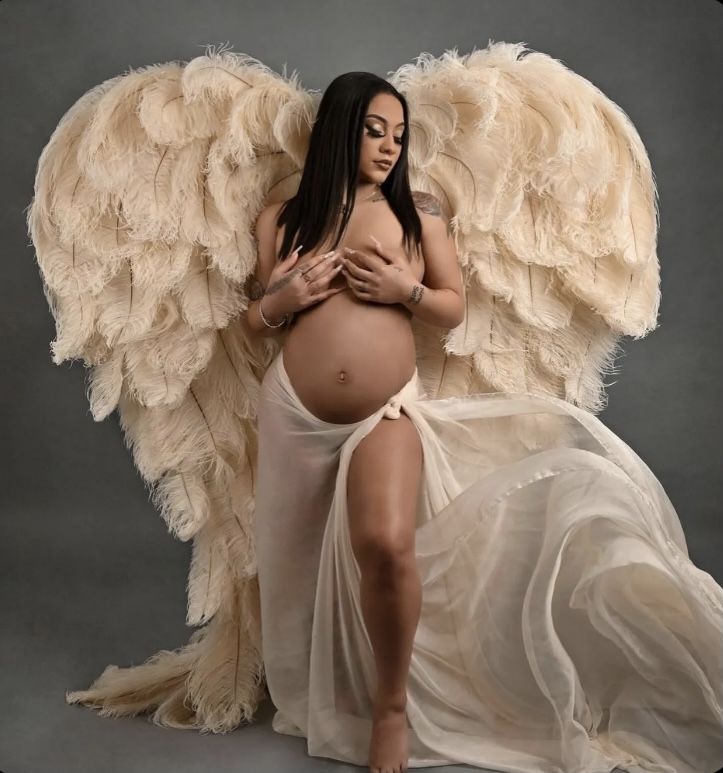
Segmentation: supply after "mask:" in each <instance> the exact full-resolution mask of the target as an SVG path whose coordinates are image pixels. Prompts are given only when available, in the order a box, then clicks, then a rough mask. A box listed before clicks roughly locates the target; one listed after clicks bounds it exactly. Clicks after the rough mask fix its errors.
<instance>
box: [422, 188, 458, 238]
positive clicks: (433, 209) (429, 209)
mask: <svg viewBox="0 0 723 773" xmlns="http://www.w3.org/2000/svg"><path fill="white" fill-rule="evenodd" d="M412 200H413V201H414V205H415V206H416V207H417V209H419V210H421V211H422V212H426V213H427V214H428V215H435V216H436V217H441V218H442V220H444V222H445V224H446V226H447V236H451V235H452V225H451V223H450V222H449V220H448V219H447V218H446V217H445V215H444V213H443V212H442V207H441V206H440V204H439V199H438V198H437V197H436V196H434V195H433V194H431V193H425V192H424V191H412Z"/></svg>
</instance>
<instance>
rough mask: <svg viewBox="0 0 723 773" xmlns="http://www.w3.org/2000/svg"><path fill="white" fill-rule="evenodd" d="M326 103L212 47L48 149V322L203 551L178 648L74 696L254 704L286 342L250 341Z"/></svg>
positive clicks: (227, 715)
mask: <svg viewBox="0 0 723 773" xmlns="http://www.w3.org/2000/svg"><path fill="white" fill-rule="evenodd" d="M315 101H316V100H315V98H314V97H313V96H312V95H310V94H309V93H307V92H306V91H304V90H303V89H301V88H300V87H299V86H298V85H297V83H296V80H295V78H294V77H292V78H291V79H286V78H283V77H280V76H279V75H277V74H275V73H273V72H272V71H270V70H268V69H267V68H266V67H265V66H264V65H262V64H261V63H260V62H258V61H257V60H254V59H252V58H251V57H247V56H245V55H243V54H232V53H230V52H224V51H220V52H214V51H210V52H208V53H207V55H205V56H201V57H198V58H197V59H194V60H193V61H191V62H190V63H188V64H187V65H185V66H181V65H178V64H175V63H172V64H165V65H156V66H151V67H148V68H144V69H139V70H136V71H131V72H130V73H128V74H124V75H123V76H119V77H117V78H114V79H112V80H109V81H107V82H105V83H103V84H101V85H100V86H98V87H97V88H94V89H92V90H91V91H90V92H88V93H87V94H86V95H84V96H83V97H82V98H81V99H80V100H78V102H77V103H76V104H75V105H73V107H72V108H71V109H70V110H69V111H68V112H67V113H66V115H65V116H64V117H63V119H62V120H61V122H60V124H59V125H58V127H57V128H56V130H55V132H54V133H53V135H52V137H51V139H50V141H49V143H48V144H47V146H46V147H45V149H44V150H43V153H42V155H41V157H40V160H39V164H38V171H37V176H36V184H35V195H34V198H33V201H32V203H31V206H30V208H29V212H28V225H29V229H30V234H31V236H32V240H33V243H34V245H35V248H36V253H37V259H38V263H39V266H40V270H41V273H42V277H43V280H44V289H45V294H46V297H47V299H48V302H49V304H50V307H51V309H52V312H53V315H54V317H55V320H56V327H57V337H56V340H55V341H54V342H53V343H52V355H53V361H54V362H55V363H56V364H60V363H61V362H63V361H64V360H67V359H74V358H78V359H82V360H83V361H84V362H85V364H86V365H87V366H89V367H90V368H91V369H92V370H91V375H90V388H89V400H90V405H91V409H92V414H93V417H94V418H95V419H96V420H97V421H100V420H102V419H103V418H105V417H106V416H107V415H108V414H110V413H111V412H112V411H113V410H114V409H115V408H116V407H117V408H118V411H119V416H120V422H121V425H122V427H123V430H124V433H125V438H126V441H127V444H128V446H129V447H130V448H131V450H132V452H133V457H134V461H135V464H136V465H137V467H138V469H139V470H140V472H141V474H142V476H143V478H144V480H145V481H146V482H147V483H148V484H150V486H151V487H152V494H153V498H154V502H155V503H156V504H157V505H158V507H159V509H160V512H161V514H162V515H163V517H164V518H165V520H166V522H167V524H168V527H169V529H170V531H171V532H172V533H173V534H174V535H175V536H177V537H178V538H180V539H181V540H184V541H185V540H189V539H192V540H193V550H192V560H191V567H190V572H189V576H188V586H187V589H188V613H187V622H188V624H189V625H194V626H198V625H202V626H203V627H202V628H200V629H199V630H197V631H195V632H194V634H193V635H192V637H191V640H190V642H189V643H188V644H187V645H186V646H185V647H183V648H181V649H180V650H177V651H162V652H159V653H158V654H156V655H154V656H153V657H152V658H151V659H150V660H149V661H148V662H147V663H144V664H142V665H139V666H135V667H131V668H120V669H119V668H116V667H115V666H109V667H108V668H107V669H106V670H105V672H104V673H103V674H102V675H101V676H100V677H99V678H98V679H97V680H96V681H95V683H94V684H93V685H92V686H91V688H90V689H89V690H85V691H80V692H76V693H69V694H68V695H67V696H66V697H67V700H68V701H69V702H78V701H80V702H83V703H86V704H89V705H94V706H98V707H100V708H101V709H102V711H101V713H103V714H107V715H120V714H134V713H139V712H142V711H143V712H146V711H149V710H153V711H154V714H153V719H154V721H156V722H158V723H160V724H166V725H172V726H177V727H188V726H192V727H199V728H201V729H203V730H211V731H224V730H228V729H231V728H232V727H234V726H236V725H237V724H238V723H239V721H240V720H241V719H242V718H244V719H247V720H250V719H251V718H252V716H253V713H254V711H255V708H256V705H257V703H258V700H259V698H260V697H262V695H263V689H264V680H263V663H262V658H261V649H260V616H259V608H258V587H257V579H256V567H255V550H254V545H253V520H252V519H253V489H254V483H253V474H254V461H253V460H254V459H255V454H256V433H255V416H256V413H255V411H256V398H257V394H258V390H259V386H260V381H261V378H262V377H263V373H264V371H265V368H266V366H267V365H268V363H269V362H270V360H271V359H272V357H273V355H274V353H275V351H274V350H275V348H278V344H277V343H276V342H273V341H271V340H270V339H265V338H259V337H258V336H254V335H252V334H249V331H248V329H247V328H246V326H245V318H244V315H243V314H240V313H241V312H243V311H244V310H245V309H246V307H247V305H248V297H247V296H246V294H245V292H244V287H245V284H244V283H245V280H246V278H247V277H248V276H249V275H250V274H252V272H253V270H254V264H255V261H256V245H255V240H254V234H253V224H254V222H255V218H256V216H257V215H258V213H259V212H260V211H261V209H262V208H263V207H264V206H265V205H266V204H268V203H271V202H272V201H275V200H278V199H282V198H286V197H288V196H290V195H292V194H293V193H294V192H295V188H296V187H297V186H298V180H299V174H300V170H301V168H302V165H303V160H304V157H305V155H306V149H307V147H308V139H309V135H310V131H311V122H312V120H313V116H314V115H315V112H316V109H315V108H316V105H315Z"/></svg>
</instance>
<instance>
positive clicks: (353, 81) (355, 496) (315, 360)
mask: <svg viewBox="0 0 723 773" xmlns="http://www.w3.org/2000/svg"><path fill="white" fill-rule="evenodd" d="M371 89H379V83H378V81H377V80H376V79H368V78H364V77H359V76H358V75H357V74H350V75H348V76H347V77H340V78H337V79H336V81H335V82H334V83H333V84H332V85H331V86H330V87H329V88H328V89H327V90H326V92H325V95H324V100H323V101H322V103H321V105H320V107H319V113H318V119H317V125H318V126H319V129H318V130H317V131H316V132H315V133H314V134H313V135H312V140H311V145H310V148H309V154H308V156H307V161H306V166H305V171H304V177H303V179H302V183H301V186H300V190H299V193H298V194H297V196H296V201H295V205H294V206H293V208H292V207H291V204H290V202H284V203H282V204H276V205H273V206H270V207H268V208H267V209H266V210H264V212H263V213H262V214H261V216H260V218H259V220H258V223H257V236H258V247H259V259H258V275H257V277H255V279H254V282H255V284H254V288H253V289H252V292H251V297H258V295H259V294H261V293H263V297H261V298H259V300H257V302H256V303H254V304H252V305H251V306H250V307H249V310H248V315H249V320H250V322H251V324H253V325H254V326H255V329H257V330H258V331H259V332H260V333H264V334H268V335H272V334H273V333H274V332H278V331H279V330H280V329H281V325H280V321H281V323H283V321H284V318H285V316H286V315H294V316H293V320H292V322H291V325H290V330H289V331H288V334H287V337H286V338H285V340H284V343H283V349H282V350H281V352H280V354H279V356H278V360H277V363H276V366H277V367H276V370H272V371H270V373H269V378H268V380H267V381H266V382H265V384H264V386H265V391H263V392H262V402H264V409H263V410H264V416H263V419H261V417H260V423H259V436H260V443H263V444H264V448H263V449H262V451H261V453H262V454H264V455H265V454H273V455H275V456H276V457H277V460H278V461H279V462H282V458H283V465H284V466H285V467H286V469H287V472H288V475H289V476H291V477H294V476H297V475H298V476H300V478H302V480H301V481H300V483H299V487H300V488H301V486H302V485H303V494H302V492H301V491H295V492H294V494H293V495H292V493H291V491H287V492H286V499H285V500H283V501H281V502H278V503H276V504H275V505H274V507H273V508H271V509H267V508H265V507H263V506H261V505H260V504H259V501H258V499H257V528H258V530H259V543H258V547H259V549H260V550H261V551H262V555H261V556H260V557H259V564H260V577H259V580H260V589H261V594H262V599H263V602H262V603H263V610H262V620H263V619H266V620H268V621H269V625H268V626H266V627H265V628H264V649H265V664H266V673H267V679H268V682H269V686H270V689H271V692H272V697H273V698H274V701H275V704H276V706H277V708H279V709H280V710H282V711H283V712H285V713H289V714H290V715H291V717H296V712H294V711H292V709H291V707H290V704H291V706H293V707H294V708H295V709H298V711H299V712H305V711H307V710H308V709H307V707H306V706H304V705H303V704H304V699H305V693H306V689H307V688H306V684H305V683H302V682H301V680H300V679H299V674H300V672H301V671H303V670H304V669H305V668H307V665H306V664H307V663H308V655H307V653H308V652H309V639H310V633H311V631H310V628H309V625H308V620H310V619H311V615H312V605H313V600H314V595H313V591H314V586H313V583H311V582H310V581H311V580H312V577H311V576H309V574H308V572H311V571H312V570H311V569H307V568H306V566H298V565H297V566H295V567H294V569H293V574H294V577H293V581H291V578H290V577H289V574H290V572H288V571H283V572H281V573H277V572H276V571H274V569H273V564H272V563H271V555H269V559H270V560H269V561H268V562H267V561H266V558H265V557H266V556H267V555H268V554H269V553H273V555H275V556H276V559H277V560H278V559H281V560H282V561H283V563H284V564H285V565H286V566H287V567H289V568H290V566H289V565H290V564H293V562H294V559H293V557H292V556H294V555H299V553H300V552H301V553H303V554H304V558H303V560H304V561H307V560H311V561H312V564H310V566H312V565H313V559H314V556H315V555H316V554H317V552H318V546H317V545H318V538H319V537H320V536H321V533H322V530H323V528H324V526H325V520H326V518H325V516H326V514H327V512H328V504H326V503H324V504H326V508H327V509H325V507H324V506H323V505H322V504H321V503H320V502H319V501H318V497H316V498H315V497H314V493H315V492H316V491H317V490H318V488H319V485H320V481H319V478H320V476H321V477H322V478H323V479H324V480H326V478H327V476H328V475H329V474H330V472H331V471H330V470H328V469H316V468H315V467H314V462H315V459H314V456H313V447H310V448H308V449H304V448H303V447H300V448H299V449H298V450H295V451H293V452H292V451H291V448H290V446H289V445H287V443H289V444H291V443H293V439H292V438H291V437H289V436H284V435H279V434H276V435H274V437H275V438H276V442H278V440H282V439H283V440H282V445H276V442H275V441H274V440H273V439H272V438H271V437H267V432H268V425H269V423H270V422H271V423H273V421H274V419H272V418H271V417H270V416H269V415H268V413H269V412H270V411H272V410H273V409H271V408H270V407H269V406H268V405H266V404H265V403H266V401H268V400H270V394H269V393H270V392H273V390H275V389H278V388H279V387H278V385H277V382H276V381H275V378H274V377H276V378H278V377H279V376H278V374H279V373H280V372H281V373H282V374H283V378H285V379H287V382H286V383H287V385H288V387H287V388H288V389H293V391H294V393H295V394H296V395H298V398H299V400H300V402H301V403H302V404H303V406H304V408H306V409H307V410H308V411H309V412H310V414H312V415H313V416H314V417H316V418H317V419H318V420H320V421H321V422H324V423H327V426H332V425H334V424H350V423H354V422H359V421H360V420H362V419H364V418H366V417H368V416H370V415H371V414H372V413H373V412H374V411H376V410H377V409H378V408H379V407H380V406H382V405H383V404H384V403H385V402H386V401H387V400H388V399H389V398H390V397H391V396H392V395H394V394H395V393H397V392H399V391H400V390H401V389H402V387H404V385H405V384H408V383H409V382H410V380H411V379H412V377H413V376H414V375H415V373H416V352H415V347H414V338H413V335H412V330H411V327H410V323H409V321H410V318H411V315H412V314H413V313H418V314H419V315H420V318H421V319H423V320H425V321H429V322H431V323H432V324H435V325H438V326H440V327H448V328H450V327H455V326H456V325H458V324H459V323H460V322H461V321H462V318H463V314H464V298H463V287H462V280H461V275H460V270H459V264H458V260H457V255H456V252H455V245H454V240H453V238H452V235H451V234H450V232H449V229H448V228H447V224H446V220H445V219H444V217H443V216H442V213H441V210H440V207H439V205H438V203H437V201H436V199H435V198H434V197H432V196H430V195H428V194H412V193H411V192H410V190H409V184H408V182H407V169H406V159H404V158H400V154H401V145H402V135H403V134H404V132H405V130H406V126H407V121H408V117H407V111H406V110H405V109H403V105H402V103H401V102H400V101H399V99H398V98H397V97H396V96H395V95H394V94H393V93H392V90H391V89H389V90H388V91H378V92H377V93H376V94H375V95H374V96H373V98H371V100H369V104H368V106H367V111H366V115H365V116H364V120H363V133H362V135H361V138H360V139H359V144H358V147H355V142H354V141H353V139H354V138H353V137H351V138H349V140H347V137H346V136H345V135H346V133H347V132H348V131H349V130H350V129H351V128H353V127H354V123H353V121H351V120H345V119H344V116H345V115H348V114H349V110H350V108H351V107H356V106H357V105H359V104H361V103H362V102H363V101H364V97H365V96H366V95H368V93H369V91H370V90H371ZM367 99H368V96H367ZM335 148H336V149H337V150H336V153H338V154H339V155H335V151H334V149H335ZM344 148H346V154H347V155H348V160H347V163H348V164H357V169H358V172H357V175H356V177H353V178H351V179H350V181H347V180H345V179H344V176H343V171H344V169H345V168H346V167H345V166H343V165H342V164H340V163H339V164H338V165H337V167H336V168H335V170H334V171H335V172H336V178H335V179H333V181H332V183H331V185H330V186H329V187H328V188H327V189H326V190H317V189H315V188H314V185H315V182H314V181H315V179H321V177H320V176H321V175H322V174H323V170H319V169H317V165H324V164H331V163H333V162H334V159H336V158H342V157H343V153H344ZM395 167H398V169H397V170H396V177H395V183H394V184H393V185H392V186H384V187H385V190H386V193H385V192H383V190H382V186H383V184H384V182H385V181H386V180H387V179H388V178H389V176H390V174H392V171H393V170H395ZM323 179H325V180H326V179H328V177H326V176H324V177H323ZM343 196H345V197H346V199H345V201H346V206H345V207H343V208H342V207H341V206H340V205H341V203H342V197H343ZM387 196H389V197H390V199H391V201H390V200H388V199H387ZM324 204H326V209H324V208H323V207H324ZM280 210H282V211H283V210H286V214H285V215H284V216H283V217H282V218H279V212H280ZM314 210H317V211H314ZM395 210H396V211H398V212H401V214H402V222H400V219H399V218H398V217H397V216H396V215H395ZM337 214H338V215H339V217H337ZM280 220H281V221H283V222H284V223H285V224H281V223H280V222H279V221H280ZM302 223H313V224H315V225H316V226H317V227H316V229H315V230H313V229H311V228H307V229H306V233H305V234H304V235H303V236H302V237H301V238H302V239H303V241H304V242H305V244H304V245H301V244H299V246H298V247H296V248H294V249H293V250H291V251H290V249H289V246H290V244H291V243H292V242H294V243H295V242H296V241H298V239H296V237H297V235H298V231H299V229H300V227H301V225H302ZM402 223H403V224H404V225H405V226H406V232H405V229H404V228H403V225H402ZM415 229H416V230H415ZM420 231H421V234H420ZM415 234H420V236H421V239H420V241H421V245H420V244H419V243H417V242H414V240H413V238H412V239H407V241H411V242H412V245H413V247H412V250H410V251H409V252H407V251H405V249H404V247H405V237H414V235H415ZM372 236H375V237H376V239H377V240H378V241H372ZM379 243H380V245H379V246H382V245H383V249H382V250H381V251H380V252H381V255H383V257H381V256H380V253H377V252H376V249H378V248H377V247H376V245H377V244H379ZM420 247H421V249H420ZM274 326H275V327H274ZM276 429H277V428H276V427H274V430H276ZM274 430H272V431H274ZM288 432H289V435H291V434H292V432H291V428H290V427H289V428H288ZM310 441H311V443H312V444H313V443H314V442H317V441H315V440H314V438H313V436H312V437H311V438H310ZM270 445H271V447H269V446H270ZM332 459H333V457H332ZM421 469H422V446H421V441H420V438H419V435H418V433H417V430H416V429H415V427H414V424H413V423H412V421H411V420H410V419H409V417H408V416H406V415H405V414H404V412H403V411H401V415H400V416H399V417H398V418H397V419H396V420H394V419H391V418H388V417H382V420H381V421H379V423H378V424H376V426H375V427H374V428H373V429H371V430H370V431H369V432H368V434H366V436H365V437H364V438H363V440H361V441H360V442H359V444H358V445H357V446H356V448H355V449H354V452H353V454H352V455H351V460H350V464H349V470H348V480H347V499H348V519H349V533H350V537H351V545H352V548H353V552H354V557H355V559H356V561H357V562H358V565H359V568H360V570H361V577H360V599H361V608H362V610H363V616H364V623H365V626H366V629H367V631H368V634H369V638H370V640H371V644H372V648H373V651H374V660H375V666H376V674H377V677H376V678H377V686H376V690H375V692H374V700H373V717H374V725H373V733H372V739H371V748H370V753H369V764H370V768H371V770H373V771H398V770H403V769H406V762H407V734H406V730H407V725H406V714H405V707H406V679H407V670H408V667H409V659H410V655H411V648H412V641H413V638H414V633H415V629H416V626H417V620H418V618H419V611H420V603H421V585H420V578H419V574H418V570H417V566H416V560H415V555H414V532H415V527H416V520H415V517H416V504H417V498H418V491H419V482H420V475H421ZM259 474H260V476H264V474H265V470H264V469H262V470H260V473H259ZM263 480H266V478H264V477H261V481H263ZM269 485H270V486H272V487H274V488H278V486H279V483H278V481H277V482H276V483H274V482H273V479H270V480H269ZM307 489H308V493H307ZM257 496H258V493H257ZM289 518H293V524H291V523H289V521H288V520H287V519H289ZM297 530H298V532H301V533H303V534H304V537H305V543H304V546H303V547H302V546H300V545H299V544H298V542H296V540H295V539H294V540H290V542H289V543H286V538H285V537H284V536H283V535H284V534H285V535H287V537H289V536H290V534H294V535H296V534H297V533H298V532H297ZM315 537H316V538H317V539H316V540H315V539H314V538H315ZM281 540H283V541H284V544H288V549H289V551H292V552H291V553H290V554H287V555H286V556H285V557H283V554H284V552H285V551H283V550H281V549H280V547H279V546H280V542H281ZM267 551H268V553H267ZM277 551H278V552H277ZM304 586H306V587H304ZM292 589H293V590H292ZM300 591H301V592H302V593H303V596H302V597H301V598H299V595H298V594H299V592H300ZM287 604H291V605H292V606H293V607H294V608H296V607H297V605H298V606H306V608H307V609H306V612H307V614H308V616H309V617H308V618H307V622H306V624H304V625H300V624H299V622H298V621H297V620H296V619H295V616H294V615H290V614H289V610H288V609H287V608H286V606H287ZM296 637H300V638H301V639H302V640H303V641H302V642H300V643H298V644H297V643H296ZM288 652H291V653H293V654H294V655H295V657H296V658H298V662H296V663H293V664H289V654H287V653H288ZM277 664H278V665H277ZM284 669H287V670H289V669H291V673H290V674H288V673H287V674H285V671H284ZM297 680H299V681H298V682H297ZM304 681H305V680H304ZM297 721H299V720H298V719H297Z"/></svg>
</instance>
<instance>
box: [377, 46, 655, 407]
mask: <svg viewBox="0 0 723 773" xmlns="http://www.w3.org/2000/svg"><path fill="white" fill-rule="evenodd" d="M389 80H390V81H391V82H392V83H393V84H394V85H395V86H396V88H397V89H398V90H399V91H400V92H401V93H403V94H404V96H405V98H406V99H407V100H408V102H409V109H410V115H411V119H410V120H411V124H412V126H411V137H410V149H409V165H410V170H411V173H410V177H411V183H412V187H413V188H415V189H418V190H422V191H425V192H428V193H432V194H434V195H435V196H437V198H438V199H439V201H440V204H441V206H442V208H443V209H444V210H445V211H446V214H447V215H448V216H449V217H450V218H451V223H452V226H453V229H454V232H455V234H456V241H457V247H458V255H459V259H460V263H461V267H462V271H463V277H464V284H465V290H466V304H467V307H466V308H467V311H466V316H465V320H464V322H463V323H462V324H461V325H460V326H459V327H457V328H456V329H455V330H453V331H450V332H447V331H440V330H436V331H431V332H430V329H429V326H428V325H421V324H416V320H414V321H413V324H414V327H415V338H416V340H417V351H418V353H419V361H418V365H419V371H420V376H421V378H422V381H423V382H424V384H425V390H426V392H427V393H428V394H429V395H430V396H432V397H446V396H448V395H462V394H467V393H473V392H489V391H504V392H534V393H545V394H552V395H554V396H556V397H559V398H562V399H565V400H568V401H570V402H572V403H574V404H575V405H578V406H580V407H582V408H586V409H587V410H589V411H591V412H597V411H599V410H601V409H602V408H604V406H605V400H606V395H605V392H604V386H605V385H604V384H603V377H604V376H605V375H607V374H609V373H613V372H615V359H616V356H617V355H618V353H619V351H620V344H619V340H620V338H621V337H622V336H623V335H628V336H634V337H636V338H640V337H642V336H644V335H646V334H647V333H649V332H650V331H651V330H653V329H654V328H655V327H656V324H657V315H658V307H659V303H660V268H659V263H658V258H657V254H656V238H657V229H658V209H657V191H656V189H655V184H654V178H653V174H652V170H651V167H650V162H649V160H648V156H647V154H646V152H645V148H644V146H643V143H642V142H641V140H640V137H639V135H638V133H637V131H636V130H635V127H634V126H633V124H632V122H631V121H630V119H629V118H628V117H627V116H626V114H625V113H624V112H623V111H622V110H621V109H620V108H619V107H618V106H617V105H615V104H614V103H613V102H611V100H610V99H608V98H607V97H606V96H605V95H604V94H603V93H602V92H601V91H599V90H598V89H597V88H596V87H595V86H593V85H592V84H591V83H590V82H589V81H587V80H586V79H585V78H583V77H581V76H579V75H577V74H576V73H574V72H572V71H571V70H569V69H568V68H566V67H565V66H564V65H563V64H562V63H561V62H559V61H557V60H556V59H553V58H552V57H550V56H548V55H547V54H542V53H538V52H530V51H529V50H527V49H526V48H525V46H524V45H523V44H509V43H495V44H490V46H489V47H488V48H486V49H484V50H475V51H474V52H472V53H471V54H468V55H466V56H462V57H461V56H459V55H458V54H457V52H456V51H447V52H445V54H443V55H442V56H441V57H439V58H434V57H432V56H431V55H429V54H422V55H420V56H419V57H418V60H417V63H416V64H407V65H403V66H402V67H400V68H399V69H398V70H397V71H396V72H394V73H392V74H391V75H390V77H389ZM449 355H452V356H449Z"/></svg>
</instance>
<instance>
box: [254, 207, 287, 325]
mask: <svg viewBox="0 0 723 773" xmlns="http://www.w3.org/2000/svg"><path fill="white" fill-rule="evenodd" d="M280 207H281V204H279V203H277V204H271V205H269V206H268V207H266V208H265V209H264V210H263V211H262V212H261V214H260V215H259V216H258V218H257V220H256V227H255V232H256V241H257V244H258V259H257V261H256V269H255V271H254V273H253V274H251V275H250V276H249V278H248V280H247V283H246V294H247V295H248V297H249V300H250V303H249V306H248V309H247V310H246V319H247V321H248V324H249V327H250V328H251V329H252V330H253V331H254V332H255V333H258V334H259V335H261V336H265V337H266V336H274V335H279V334H280V333H282V332H284V331H285V330H286V325H280V326H279V327H269V326H268V325H267V324H266V323H265V322H264V321H263V320H262V319H261V314H260V312H259V303H260V302H261V298H262V297H263V295H264V293H265V292H266V288H267V287H268V283H269V277H270V276H271V272H272V271H273V269H274V265H275V264H276V216H277V214H278V212H279V209H280ZM268 300H269V298H266V300H265V301H264V316H265V317H266V319H268V320H269V322H271V323H273V324H275V323H277V322H279V318H278V317H275V316H273V314H274V310H273V304H271V303H267V302H268Z"/></svg>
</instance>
